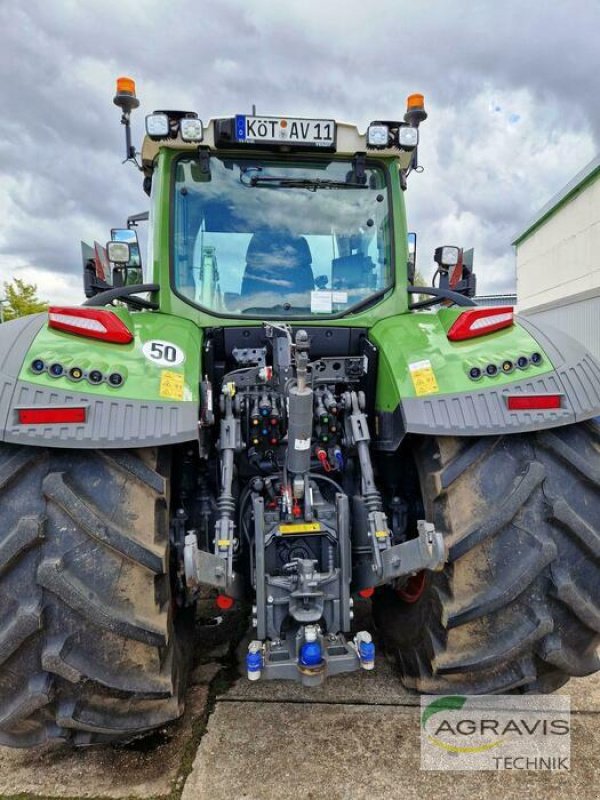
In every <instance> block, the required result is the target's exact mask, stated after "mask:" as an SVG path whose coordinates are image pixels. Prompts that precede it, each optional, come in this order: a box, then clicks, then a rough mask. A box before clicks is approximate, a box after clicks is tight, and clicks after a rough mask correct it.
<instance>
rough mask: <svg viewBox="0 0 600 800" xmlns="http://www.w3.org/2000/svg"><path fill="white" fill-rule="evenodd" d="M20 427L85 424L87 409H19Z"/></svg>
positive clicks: (72, 407)
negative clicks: (63, 423)
mask: <svg viewBox="0 0 600 800" xmlns="http://www.w3.org/2000/svg"><path fill="white" fill-rule="evenodd" d="M17 414H18V419H19V425H56V424H57V423H61V422H67V423H77V422H85V416H86V414H85V407H75V406H69V407H68V408H19V409H18V411H17Z"/></svg>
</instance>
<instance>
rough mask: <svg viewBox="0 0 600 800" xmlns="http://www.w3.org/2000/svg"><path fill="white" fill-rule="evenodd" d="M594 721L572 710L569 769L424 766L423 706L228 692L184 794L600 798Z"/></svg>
mask: <svg viewBox="0 0 600 800" xmlns="http://www.w3.org/2000/svg"><path fill="white" fill-rule="evenodd" d="M597 724H598V716H597V715H595V714H594V713H582V714H577V715H575V716H574V718H573V734H572V769H571V771H570V772H560V773H558V772H554V773H552V772H543V773H542V772H523V771H510V772H508V771H504V772H451V773H447V772H422V771H421V770H420V750H419V747H420V745H419V712H418V710H417V709H416V708H411V707H408V706H405V705H404V706H395V707H394V706H389V705H388V706H365V705H349V704H340V705H329V704H315V705H308V704H302V703H297V702H293V703H286V702H275V703H261V702H248V701H226V702H221V703H219V704H218V705H217V707H216V709H215V711H214V713H213V715H212V716H211V718H210V721H209V725H208V729H207V732H206V734H205V736H204V737H203V739H202V742H201V745H200V748H199V750H198V754H197V756H196V760H195V762H194V767H193V769H192V772H191V774H190V776H189V777H188V779H187V781H186V784H185V788H184V791H183V796H182V800H233V799H234V798H235V800H265V798H268V800H321V798H327V800H396V798H397V800H423V798H424V797H436V796H437V797H444V798H445V799H447V800H454V799H455V798H456V800H459V799H460V800H471V798H473V800H475V799H477V800H487V798H490V799H491V798H494V800H496V798H502V800H523V798H524V797H527V798H531V799H532V800H538V799H539V800H548V798H552V800H555V799H556V800H558V799H559V798H571V799H572V798H577V800H597V798H598V796H599V794H600V784H599V780H598V759H597V748H598V745H599V744H600V741H599V733H598V730H597Z"/></svg>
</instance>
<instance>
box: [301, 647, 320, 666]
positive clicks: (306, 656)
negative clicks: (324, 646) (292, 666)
mask: <svg viewBox="0 0 600 800" xmlns="http://www.w3.org/2000/svg"><path fill="white" fill-rule="evenodd" d="M298 661H299V663H300V665H301V666H303V667H317V666H319V664H320V663H321V662H322V661H323V654H322V653H321V645H320V643H319V642H305V643H304V644H303V645H302V647H301V648H300V656H299V658H298Z"/></svg>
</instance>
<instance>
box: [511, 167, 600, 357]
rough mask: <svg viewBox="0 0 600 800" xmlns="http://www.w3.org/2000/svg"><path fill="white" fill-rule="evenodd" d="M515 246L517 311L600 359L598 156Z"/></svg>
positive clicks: (524, 231) (599, 179)
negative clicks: (561, 333) (565, 335)
mask: <svg viewBox="0 0 600 800" xmlns="http://www.w3.org/2000/svg"><path fill="white" fill-rule="evenodd" d="M513 245H515V248H516V257H517V297H518V306H517V311H519V312H521V313H523V314H524V315H527V316H530V315H531V316H535V318H536V320H539V321H540V322H542V321H543V322H546V323H549V324H550V325H552V326H554V327H555V328H559V329H561V330H563V331H565V332H567V333H569V334H570V335H571V336H573V337H574V338H576V339H579V341H581V342H583V343H584V344H585V345H586V347H587V348H588V349H589V350H591V352H592V353H594V355H595V356H596V357H598V358H600V156H598V157H597V158H595V159H594V160H593V161H592V162H590V163H589V164H588V165H587V166H586V167H585V168H584V169H583V170H582V171H581V172H580V173H579V174H578V175H576V176H575V177H574V178H573V180H571V181H570V182H569V183H568V184H567V185H566V186H565V187H564V189H562V191H560V192H559V193H558V194H557V195H556V196H555V197H553V198H552V200H550V202H549V203H547V205H545V206H544V207H543V208H542V209H541V210H540V211H539V213H538V214H536V216H535V217H534V218H533V219H532V220H530V222H529V223H528V224H527V225H526V226H525V228H524V229H523V231H522V232H521V233H519V234H518V235H517V236H516V237H515V239H514V241H513Z"/></svg>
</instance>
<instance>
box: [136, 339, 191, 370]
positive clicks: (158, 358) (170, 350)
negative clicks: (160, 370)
mask: <svg viewBox="0 0 600 800" xmlns="http://www.w3.org/2000/svg"><path fill="white" fill-rule="evenodd" d="M142 353H143V354H144V356H145V357H146V358H147V359H148V361H151V362H152V363H153V364H156V366H157V367H178V366H179V365H180V364H183V362H184V361H185V353H184V352H183V350H182V349H181V347H178V346H177V345H176V344H173V342H165V341H163V340H162V339H151V340H150V341H149V342H146V343H145V344H144V345H143V346H142Z"/></svg>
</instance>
